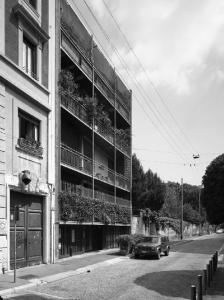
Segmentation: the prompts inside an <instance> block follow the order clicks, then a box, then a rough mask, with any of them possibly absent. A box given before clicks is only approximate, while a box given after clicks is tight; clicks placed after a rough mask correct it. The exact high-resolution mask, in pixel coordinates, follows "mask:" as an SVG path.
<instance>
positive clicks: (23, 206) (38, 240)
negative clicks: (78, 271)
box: [10, 192, 43, 268]
mask: <svg viewBox="0 0 224 300" xmlns="http://www.w3.org/2000/svg"><path fill="white" fill-rule="evenodd" d="M16 205H18V206H19V220H18V221H16V250H17V251H16V252H17V253H16V264H17V267H18V268H21V267H26V266H31V265H36V264H40V263H42V261H43V198H42V197H39V196H35V195H30V194H22V193H18V192H11V196H10V267H11V268H13V267H14V253H15V242H14V237H15V234H14V232H15V231H14V230H15V229H14V223H15V221H14V219H13V213H14V207H15V206H16Z"/></svg>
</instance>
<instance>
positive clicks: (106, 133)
mask: <svg viewBox="0 0 224 300" xmlns="http://www.w3.org/2000/svg"><path fill="white" fill-rule="evenodd" d="M94 129H95V131H96V132H97V133H99V134H101V135H102V136H103V137H104V138H105V139H106V140H108V141H109V142H110V143H111V144H114V130H113V129H112V128H107V127H105V126H103V125H102V123H100V122H99V121H98V120H95V128H94Z"/></svg>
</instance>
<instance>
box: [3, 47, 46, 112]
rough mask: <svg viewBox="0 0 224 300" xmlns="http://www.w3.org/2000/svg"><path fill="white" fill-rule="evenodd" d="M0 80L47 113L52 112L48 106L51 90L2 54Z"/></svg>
mask: <svg viewBox="0 0 224 300" xmlns="http://www.w3.org/2000/svg"><path fill="white" fill-rule="evenodd" d="M0 79H1V80H2V81H4V82H6V83H7V84H8V85H10V86H11V87H12V88H13V89H16V90H17V91H19V93H20V94H23V95H26V97H28V98H29V99H31V101H32V102H34V103H35V104H36V105H38V106H40V107H41V108H42V109H44V110H45V111H47V112H49V111H51V108H50V106H49V104H48V98H49V90H48V89H47V88H45V87H44V86H43V85H41V84H40V83H39V82H37V81H36V80H35V79H33V78H32V77H30V76H29V75H28V74H26V73H25V72H24V71H23V70H21V69H20V68H19V67H18V66H17V65H16V64H15V63H13V62H12V61H11V60H10V59H8V58H7V57H6V56H5V55H3V54H2V53H1V52H0ZM26 83H27V86H26ZM28 86H29V87H28Z"/></svg>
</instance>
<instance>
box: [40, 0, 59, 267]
mask: <svg viewBox="0 0 224 300" xmlns="http://www.w3.org/2000/svg"><path fill="white" fill-rule="evenodd" d="M38 2H41V0H39V1H38ZM55 5H56V3H55V1H49V36H50V39H49V41H48V45H49V53H50V55H49V58H48V70H49V71H48V83H49V91H50V95H49V105H50V108H51V112H50V113H49V115H48V170H49V172H48V184H49V193H50V228H51V230H50V236H51V240H50V261H51V263H54V262H55V256H56V255H55V254H56V250H55V249H56V248H57V245H58V240H57V241H56V239H55V207H56V200H55V177H56V174H55V169H56V161H55V155H56V153H55V147H56V146H55V144H56V142H55V136H56V135H55V126H56V125H55V115H56V112H55V93H56V92H55V90H56V79H55V72H56V69H55V60H56V59H59V58H58V57H56V54H55V47H56V44H55V39H56V28H55V26H56V24H55V20H56V17H55V13H56V8H55ZM40 9H41V8H40ZM38 12H39V11H38ZM57 184H58V183H57Z"/></svg>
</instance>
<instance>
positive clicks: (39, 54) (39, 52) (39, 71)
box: [37, 42, 42, 83]
mask: <svg viewBox="0 0 224 300" xmlns="http://www.w3.org/2000/svg"><path fill="white" fill-rule="evenodd" d="M37 78H38V81H39V82H40V83H41V82H42V43H41V42H39V44H38V46H37Z"/></svg>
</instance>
